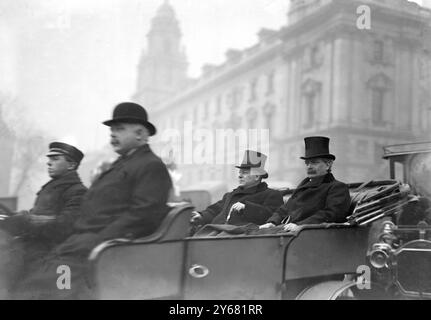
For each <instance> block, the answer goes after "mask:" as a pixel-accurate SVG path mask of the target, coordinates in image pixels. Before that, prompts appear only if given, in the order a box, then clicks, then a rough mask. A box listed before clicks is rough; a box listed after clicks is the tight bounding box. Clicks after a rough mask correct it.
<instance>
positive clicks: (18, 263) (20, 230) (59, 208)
mask: <svg viewBox="0 0 431 320" xmlns="http://www.w3.org/2000/svg"><path fill="white" fill-rule="evenodd" d="M86 191H87V188H86V187H85V186H84V185H83V184H82V182H81V179H80V178H79V176H78V173H77V172H76V171H71V172H69V173H67V174H65V175H63V176H61V177H59V178H56V179H53V180H51V181H49V182H48V183H47V184H45V185H44V186H43V187H42V188H41V190H40V191H39V192H38V193H37V198H36V201H35V204H34V207H33V209H31V210H30V213H31V214H33V215H44V216H52V217H55V219H54V220H52V221H51V222H48V223H46V224H42V225H35V224H32V223H31V222H30V220H29V219H28V217H26V215H15V216H12V217H10V218H8V219H7V220H6V221H4V223H2V228H3V229H5V230H7V231H8V232H9V233H10V234H11V235H13V236H17V238H14V240H13V241H11V242H10V243H9V249H10V251H11V257H12V258H11V260H10V262H9V263H8V268H9V269H10V270H8V276H9V280H10V285H11V286H13V285H14V282H15V281H16V278H18V277H22V276H23V275H24V274H26V273H27V272H28V269H29V268H30V265H32V264H34V263H36V262H38V261H39V260H41V259H42V258H44V257H45V256H46V255H47V254H48V253H49V252H50V251H51V250H52V249H53V248H54V247H55V246H56V245H58V244H60V243H61V242H62V241H64V240H65V239H67V238H68V237H69V236H70V235H71V234H72V232H73V228H74V227H73V226H74V223H75V222H76V221H77V219H78V215H79V208H80V205H81V201H82V199H83V197H84V194H85V193H86Z"/></svg>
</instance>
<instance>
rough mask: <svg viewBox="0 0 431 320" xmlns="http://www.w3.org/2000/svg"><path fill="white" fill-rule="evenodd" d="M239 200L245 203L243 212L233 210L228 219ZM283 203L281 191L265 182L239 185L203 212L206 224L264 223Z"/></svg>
mask: <svg viewBox="0 0 431 320" xmlns="http://www.w3.org/2000/svg"><path fill="white" fill-rule="evenodd" d="M237 202H241V203H243V204H244V205H245V209H244V210H243V211H241V212H236V211H235V212H232V214H231V216H230V219H229V221H227V218H228V215H229V211H230V209H231V207H232V205H234V204H235V203H237ZM282 204H283V196H282V194H281V192H279V191H277V190H273V189H270V188H268V185H267V184H266V183H264V182H262V183H260V184H258V185H256V186H253V187H251V188H247V189H244V188H242V187H239V188H237V189H235V190H233V191H232V192H230V193H226V194H225V195H224V196H223V199H222V200H220V201H219V202H217V203H215V204H213V205H211V206H209V207H208V208H207V209H206V210H204V211H203V212H202V213H201V214H202V217H203V222H204V224H231V225H238V226H239V225H245V224H248V223H254V224H263V223H265V221H266V220H267V219H268V218H269V217H270V216H271V214H272V213H273V212H274V211H275V210H276V209H277V208H278V207H279V206H281V205H282Z"/></svg>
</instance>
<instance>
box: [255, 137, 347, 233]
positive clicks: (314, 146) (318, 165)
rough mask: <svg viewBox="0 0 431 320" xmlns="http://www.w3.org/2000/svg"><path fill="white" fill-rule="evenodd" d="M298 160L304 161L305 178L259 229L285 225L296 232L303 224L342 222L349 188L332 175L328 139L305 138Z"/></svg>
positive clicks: (287, 228) (331, 159) (286, 228)
mask: <svg viewBox="0 0 431 320" xmlns="http://www.w3.org/2000/svg"><path fill="white" fill-rule="evenodd" d="M301 159H303V160H304V161H305V167H306V170H307V178H306V179H305V180H304V181H302V182H301V183H300V184H299V186H298V188H297V189H296V191H295V192H294V193H293V195H292V197H291V198H290V199H289V200H288V201H287V203H286V204H284V205H283V206H281V207H280V208H278V210H277V211H275V213H274V214H273V215H272V216H271V218H269V219H268V221H267V223H266V224H264V225H262V226H261V227H260V228H261V229H265V228H270V227H274V226H276V225H279V224H282V223H284V224H285V227H284V230H285V231H296V230H298V226H300V225H305V224H321V223H325V222H328V223H333V222H334V223H341V222H345V219H346V217H347V214H348V210H349V207H350V193H349V188H348V186H347V185H346V184H344V183H342V182H339V181H337V180H335V178H334V176H333V175H332V173H331V171H332V165H333V163H334V160H335V159H336V158H335V156H334V155H332V154H330V152H329V138H326V137H309V138H305V156H304V157H301Z"/></svg>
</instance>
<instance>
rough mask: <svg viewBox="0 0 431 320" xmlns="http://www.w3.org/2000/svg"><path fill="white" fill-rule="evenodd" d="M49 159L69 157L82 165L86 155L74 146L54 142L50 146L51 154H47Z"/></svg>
mask: <svg viewBox="0 0 431 320" xmlns="http://www.w3.org/2000/svg"><path fill="white" fill-rule="evenodd" d="M46 156H47V157H53V156H68V157H69V158H71V159H72V160H74V161H76V162H77V163H78V164H79V163H81V161H82V159H83V158H84V154H83V153H82V152H81V151H80V150H79V149H77V148H75V147H74V146H71V145H70V144H67V143H63V142H53V143H51V144H50V145H49V152H48V153H47V154H46Z"/></svg>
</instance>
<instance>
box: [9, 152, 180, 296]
mask: <svg viewBox="0 0 431 320" xmlns="http://www.w3.org/2000/svg"><path fill="white" fill-rule="evenodd" d="M171 188H172V182H171V178H170V175H169V173H168V170H167V168H166V166H165V164H164V163H163V162H162V161H161V159H160V158H158V157H157V156H156V155H155V154H154V153H153V152H152V151H151V149H150V147H149V146H148V145H145V146H142V147H140V148H139V149H137V150H135V151H134V152H133V153H132V154H129V155H127V156H125V157H121V158H119V160H117V161H116V162H115V163H114V164H113V165H112V166H111V168H110V169H109V170H107V171H105V172H104V173H102V174H101V175H100V177H99V178H98V179H97V180H96V181H95V182H94V183H93V185H92V186H91V187H90V189H89V190H88V192H87V194H86V196H85V197H84V199H83V202H82V205H81V210H80V218H79V220H78V221H77V223H76V225H75V233H74V234H73V235H72V236H70V237H69V238H68V239H67V240H66V241H64V242H63V243H62V244H60V245H59V246H57V247H56V248H55V249H54V250H53V251H52V252H51V254H50V255H49V256H48V258H47V259H46V261H44V262H43V263H42V264H41V265H38V266H35V271H34V273H33V274H32V275H31V276H30V277H28V278H26V279H24V280H23V281H22V282H21V283H20V286H19V287H18V289H17V291H16V293H15V295H14V298H17V299H60V298H61V299H77V298H84V297H85V292H86V290H88V283H87V281H86V276H87V275H88V266H89V262H88V255H89V253H90V252H91V250H92V249H93V248H94V247H95V246H96V245H98V244H99V243H101V242H103V241H105V240H109V239H115V238H125V237H127V238H135V237H142V236H147V235H150V234H152V233H154V232H155V231H156V229H157V228H158V227H159V226H160V224H161V223H162V220H163V219H164V218H165V217H166V215H167V213H168V209H169V208H168V206H167V200H168V197H169V193H170V191H171ZM59 265H67V266H69V267H70V269H71V275H72V278H71V280H72V285H71V287H72V289H71V290H63V291H61V290H58V288H57V287H56V281H57V280H56V278H57V277H58V274H56V271H55V270H56V269H57V268H58V266H59Z"/></svg>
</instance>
